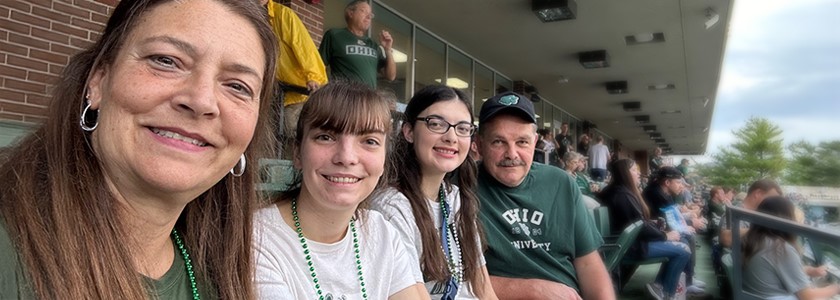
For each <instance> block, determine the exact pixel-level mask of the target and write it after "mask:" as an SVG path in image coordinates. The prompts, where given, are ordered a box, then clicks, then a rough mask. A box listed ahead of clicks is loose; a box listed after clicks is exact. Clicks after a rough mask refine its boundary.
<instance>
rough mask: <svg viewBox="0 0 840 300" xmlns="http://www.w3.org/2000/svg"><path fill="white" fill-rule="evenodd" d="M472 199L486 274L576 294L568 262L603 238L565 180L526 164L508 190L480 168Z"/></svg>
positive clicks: (572, 185) (575, 281)
mask: <svg viewBox="0 0 840 300" xmlns="http://www.w3.org/2000/svg"><path fill="white" fill-rule="evenodd" d="M478 197H479V199H480V201H481V212H480V215H481V220H482V222H483V224H484V229H485V232H486V235H487V246H488V249H487V251H486V252H485V254H484V257H485V258H486V261H487V270H488V272H489V273H490V274H491V275H494V276H502V277H511V278H539V279H545V280H551V281H555V282H560V283H563V284H565V285H567V286H569V287H572V288H574V289H576V290H577V291H578V293H579V292H580V283H579V281H578V279H577V276H576V274H577V273H576V272H575V268H574V265H573V262H574V259H575V258H578V257H581V256H584V255H586V254H589V253H592V251H597V250H598V248H599V247H600V246H601V244H603V239H602V238H601V236H600V234H598V232H597V231H596V230H595V222H594V221H593V220H592V217H591V216H590V214H589V213H588V212H587V210H586V207H585V206H584V204H583V202H582V199H581V194H580V191H579V190H578V188H577V185H576V184H575V182H574V179H572V178H571V176H569V175H568V174H566V172H565V171H563V170H560V169H559V168H556V167H553V166H548V165H543V164H532V165H531V170H530V171H529V172H528V175H526V176H525V179H524V180H523V182H522V183H521V184H520V185H519V186H517V187H513V188H510V187H507V186H505V185H503V184H501V183H499V182H498V181H497V180H496V179H495V178H493V176H492V175H490V174H489V173H488V172H487V171H486V170H485V168H484V167H483V166H480V167H479V176H478Z"/></svg>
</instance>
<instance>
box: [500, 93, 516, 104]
mask: <svg viewBox="0 0 840 300" xmlns="http://www.w3.org/2000/svg"><path fill="white" fill-rule="evenodd" d="M518 103H519V96H516V95H507V96H504V97H502V98H500V99H499V104H502V105H508V106H510V105H516V104H518Z"/></svg>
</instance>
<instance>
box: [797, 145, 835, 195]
mask: <svg viewBox="0 0 840 300" xmlns="http://www.w3.org/2000/svg"><path fill="white" fill-rule="evenodd" d="M788 151H789V152H790V157H791V159H790V163H789V167H788V170H787V174H786V176H785V179H786V181H787V182H789V183H791V184H794V185H804V186H833V187H840V141H830V142H821V143H819V145H814V144H811V143H808V142H805V141H800V142H796V143H793V144H791V145H790V146H788Z"/></svg>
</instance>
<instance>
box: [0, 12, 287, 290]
mask: <svg viewBox="0 0 840 300" xmlns="http://www.w3.org/2000/svg"><path fill="white" fill-rule="evenodd" d="M264 13H265V12H264V10H262V9H261V8H260V7H259V6H258V4H257V3H256V2H255V1H238V0H182V1H166V0H160V1H156V0H136V1H134V0H124V1H121V2H120V3H119V4H118V5H117V7H116V8H115V10H114V12H113V15H112V16H111V18H110V19H109V21H108V24H107V26H106V27H105V30H104V32H103V34H102V37H101V38H100V40H99V41H98V42H96V43H95V44H94V45H93V46H92V47H91V48H90V49H87V50H84V51H82V52H81V53H79V54H78V55H76V56H75V57H73V59H71V61H70V63H69V65H68V66H67V67H66V68H65V69H64V72H63V74H62V76H61V79H60V82H59V84H58V86H57V87H56V89H55V91H54V96H53V99H52V101H51V104H50V107H49V112H48V115H47V119H46V121H45V123H44V124H43V125H42V126H41V127H40V128H39V129H37V131H35V132H34V133H33V134H31V135H30V136H28V137H26V138H25V139H23V140H22V141H21V142H20V144H18V145H17V146H16V147H14V148H12V149H10V151H9V152H7V153H4V155H3V158H2V161H0V164H2V167H1V168H0V181H2V182H3V184H2V187H0V211H2V225H3V226H0V266H2V267H0V279H2V280H0V298H2V299H10V298H14V299H17V298H39V299H149V298H153V299H183V298H193V299H200V298H204V299H213V298H226V299H249V298H254V292H253V288H252V287H253V283H252V276H253V270H254V268H253V263H252V260H251V251H250V249H251V247H250V245H251V244H250V242H251V236H252V230H251V213H252V209H253V207H254V205H255V203H256V199H257V194H256V192H255V181H256V180H257V172H256V171H255V169H254V168H252V167H247V168H246V161H247V160H251V161H252V162H253V161H256V159H258V158H259V157H261V156H262V155H263V153H266V151H265V150H266V148H267V147H269V146H268V145H271V143H270V135H268V134H267V133H268V132H269V131H270V128H271V126H270V124H269V123H268V119H267V118H266V117H267V116H266V115H265V114H266V113H267V112H268V110H267V109H268V104H269V102H270V101H269V100H270V99H269V97H270V95H272V83H273V77H274V76H273V74H274V68H275V58H274V57H275V56H276V49H275V47H276V46H275V44H276V42H275V40H274V35H273V33H272V32H271V29H270V27H268V25H267V23H266V21H265V20H266V17H265V15H264ZM230 45H237V46H236V47H231V46H230Z"/></svg>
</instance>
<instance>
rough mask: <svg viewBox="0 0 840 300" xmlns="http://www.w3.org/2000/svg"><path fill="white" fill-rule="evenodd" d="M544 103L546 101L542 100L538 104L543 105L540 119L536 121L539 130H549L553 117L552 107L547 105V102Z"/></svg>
mask: <svg viewBox="0 0 840 300" xmlns="http://www.w3.org/2000/svg"><path fill="white" fill-rule="evenodd" d="M546 101H548V100H545V99H543V100H542V101H541V102H540V103H543V109H542V114H540V117H541V118H540V119H539V120H537V123H538V124H537V125H538V127H540V128H551V123H552V120H554V118H553V117H552V116H553V115H554V106H552V105H551V104H548V102H546Z"/></svg>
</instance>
